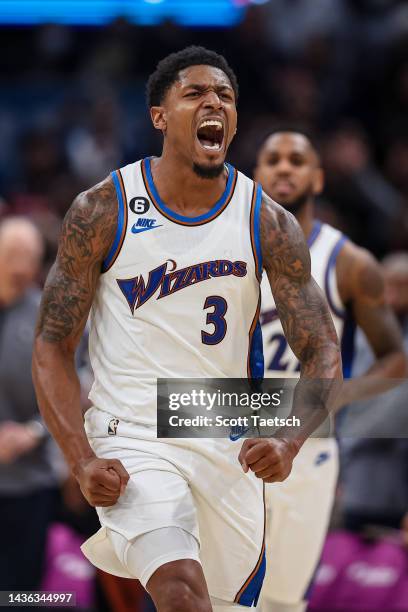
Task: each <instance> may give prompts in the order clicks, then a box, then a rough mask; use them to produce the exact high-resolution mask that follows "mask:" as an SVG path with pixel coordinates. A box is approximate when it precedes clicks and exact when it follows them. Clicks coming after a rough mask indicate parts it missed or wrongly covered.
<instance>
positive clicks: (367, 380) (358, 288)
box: [336, 240, 407, 408]
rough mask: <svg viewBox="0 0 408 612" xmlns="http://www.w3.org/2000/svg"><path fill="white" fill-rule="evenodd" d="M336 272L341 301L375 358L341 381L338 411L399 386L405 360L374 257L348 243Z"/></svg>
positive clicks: (398, 331)
mask: <svg viewBox="0 0 408 612" xmlns="http://www.w3.org/2000/svg"><path fill="white" fill-rule="evenodd" d="M336 273H337V285H338V290H339V294H340V297H341V300H342V302H343V304H347V309H348V310H349V311H351V314H352V315H353V319H354V321H355V323H356V325H357V326H358V327H359V328H360V329H361V330H362V331H363V332H364V335H365V336H366V338H367V340H368V343H369V344H370V347H371V349H372V351H373V353H374V355H375V361H374V363H373V365H372V366H371V367H370V368H369V369H368V370H367V372H365V373H364V374H362V375H361V376H359V377H357V378H352V379H347V380H345V381H344V383H343V387H342V392H341V394H340V395H339V397H338V402H337V404H338V406H337V408H341V407H342V406H344V405H346V404H348V403H349V402H353V401H356V400H365V399H368V398H370V397H373V396H375V395H377V394H378V393H383V392H385V391H387V390H388V389H392V388H393V387H395V386H397V385H399V384H401V383H402V382H403V379H404V377H405V376H406V374H407V358H406V355H405V354H404V346H403V338H402V332H401V329H400V326H399V323H398V320H397V318H396V316H395V314H394V313H393V311H392V309H391V308H390V306H389V305H388V304H387V303H386V299H385V284H384V277H383V272H382V269H381V266H380V264H379V263H378V262H377V261H376V259H375V258H374V257H373V255H371V253H369V251H366V250H365V249H362V248H360V247H358V246H357V245H355V244H353V243H352V242H351V241H349V240H348V241H346V242H345V244H344V246H343V247H342V249H341V251H340V252H339V255H338V257H337V262H336Z"/></svg>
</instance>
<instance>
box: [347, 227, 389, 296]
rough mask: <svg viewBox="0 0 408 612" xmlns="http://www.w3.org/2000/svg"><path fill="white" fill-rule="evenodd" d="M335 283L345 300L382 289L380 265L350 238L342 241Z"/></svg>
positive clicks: (367, 251) (376, 292)
mask: <svg viewBox="0 0 408 612" xmlns="http://www.w3.org/2000/svg"><path fill="white" fill-rule="evenodd" d="M336 273H337V284H338V286H339V290H340V293H341V294H342V297H343V300H344V301H345V302H347V301H352V300H353V299H357V298H358V297H359V296H361V295H372V296H374V295H378V294H380V293H381V292H382V291H383V290H384V279H383V272H382V269H381V266H380V264H379V262H378V261H377V259H376V258H375V256H374V255H373V254H372V253H371V252H370V251H369V250H368V249H366V248H364V247H361V246H359V245H357V244H356V243H355V242H353V241H352V240H350V239H347V240H346V241H345V242H344V245H343V246H342V248H341V251H340V252H339V255H338V258H337V262H336Z"/></svg>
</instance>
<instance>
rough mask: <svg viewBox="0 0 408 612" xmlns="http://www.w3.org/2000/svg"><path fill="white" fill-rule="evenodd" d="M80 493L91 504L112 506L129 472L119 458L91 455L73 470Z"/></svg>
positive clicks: (121, 491)
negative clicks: (102, 457) (103, 457)
mask: <svg viewBox="0 0 408 612" xmlns="http://www.w3.org/2000/svg"><path fill="white" fill-rule="evenodd" d="M75 476H76V479H77V480H78V483H79V486H80V488H81V491H82V494H83V495H84V497H85V499H86V500H87V501H88V503H89V504H90V505H91V506H113V505H114V504H116V502H117V501H118V499H119V496H120V495H122V493H124V491H125V489H126V485H127V483H128V480H129V474H128V473H127V471H126V470H125V468H124V467H123V465H122V463H121V462H120V461H119V459H98V457H91V458H89V459H86V460H83V461H81V463H80V464H79V466H78V468H77V470H76V471H75Z"/></svg>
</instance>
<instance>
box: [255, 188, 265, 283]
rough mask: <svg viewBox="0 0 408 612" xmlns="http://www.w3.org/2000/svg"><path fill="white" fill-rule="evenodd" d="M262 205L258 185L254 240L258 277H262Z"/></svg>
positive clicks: (260, 190) (260, 191)
mask: <svg viewBox="0 0 408 612" xmlns="http://www.w3.org/2000/svg"><path fill="white" fill-rule="evenodd" d="M261 205H262V186H261V185H258V186H257V188H256V200H255V211H254V241H255V250H256V255H257V274H258V278H260V279H262V269H263V265H262V249H261V230H260V216H261Z"/></svg>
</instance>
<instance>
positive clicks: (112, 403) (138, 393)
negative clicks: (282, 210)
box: [90, 159, 263, 425]
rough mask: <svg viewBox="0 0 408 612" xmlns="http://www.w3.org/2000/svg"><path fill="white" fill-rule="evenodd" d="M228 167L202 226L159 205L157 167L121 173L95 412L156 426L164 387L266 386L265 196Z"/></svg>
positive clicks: (99, 338)
mask: <svg viewBox="0 0 408 612" xmlns="http://www.w3.org/2000/svg"><path fill="white" fill-rule="evenodd" d="M227 167H228V179H227V184H226V188H225V191H224V193H223V195H222V196H221V198H220V199H219V200H218V202H216V203H215V204H214V206H213V207H212V208H211V210H210V211H209V212H208V213H206V214H204V215H200V216H197V217H186V216H183V215H180V214H178V213H175V212H173V211H172V210H171V208H169V207H168V206H166V204H165V203H164V202H163V201H162V200H161V199H160V196H159V194H158V192H157V190H156V187H155V185H154V182H153V178H152V172H151V160H150V159H144V160H142V161H138V162H136V163H133V164H130V165H128V166H126V167H124V168H121V169H120V170H117V171H116V172H114V173H112V176H113V181H114V184H115V187H116V191H117V197H118V204H119V206H118V226H117V233H116V237H115V240H114V243H113V246H112V249H111V251H110V253H109V255H108V257H107V259H106V260H105V262H104V264H103V271H102V274H101V276H100V279H99V284H98V286H97V291H96V295H95V298H94V302H93V306H92V310H91V330H90V358H91V364H92V368H93V371H94V375H95V382H94V385H93V387H92V390H91V393H90V399H91V401H92V403H93V405H94V406H95V407H96V408H98V409H100V410H103V411H106V412H107V413H109V414H112V415H113V416H115V417H117V418H123V419H125V420H128V421H133V422H136V423H138V424H141V425H155V423H156V379H157V378H207V377H211V378H224V377H230V378H242V377H247V376H248V377H259V376H262V374H263V372H262V367H263V363H262V340H261V335H260V326H259V322H258V318H259V310H260V279H261V276H262V272H261V270H262V261H261V249H260V237H259V214H260V206H261V194H262V191H261V189H260V187H259V186H257V185H256V184H255V183H254V182H253V181H252V180H250V179H248V178H247V177H246V176H244V175H243V174H241V173H240V172H237V171H236V170H235V169H234V168H233V167H232V166H229V165H228V166H227ZM175 180H177V179H175ZM167 204H169V205H171V203H170V202H168V203H167Z"/></svg>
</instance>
